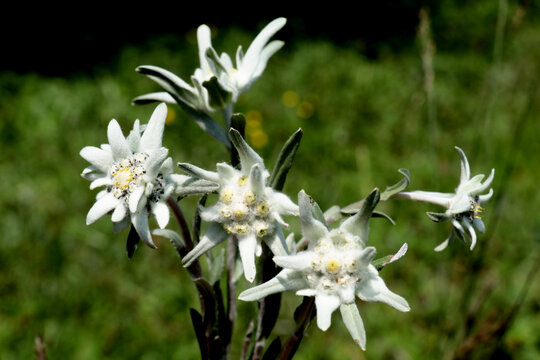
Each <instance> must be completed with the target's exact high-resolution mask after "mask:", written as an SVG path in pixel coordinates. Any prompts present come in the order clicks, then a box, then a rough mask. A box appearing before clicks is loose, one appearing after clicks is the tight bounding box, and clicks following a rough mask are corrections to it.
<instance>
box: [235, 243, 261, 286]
mask: <svg viewBox="0 0 540 360" xmlns="http://www.w3.org/2000/svg"><path fill="white" fill-rule="evenodd" d="M238 250H239V251H240V258H241V259H242V266H243V267H244V276H245V277H246V280H247V281H249V282H253V280H255V275H256V273H257V270H256V268H255V252H256V250H257V237H256V236H255V235H245V236H242V237H240V236H238Z"/></svg>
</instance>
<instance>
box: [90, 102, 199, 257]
mask: <svg viewBox="0 0 540 360" xmlns="http://www.w3.org/2000/svg"><path fill="white" fill-rule="evenodd" d="M166 116H167V106H166V105H165V104H160V105H158V107H157V108H156V109H155V111H154V112H153V114H152V116H151V118H150V121H149V122H148V125H146V126H144V125H143V126H141V125H139V120H136V121H135V123H134V125H133V130H132V131H131V132H130V134H129V136H128V137H127V138H125V137H124V135H123V134H122V130H121V129H120V125H118V122H117V121H116V120H114V119H113V120H111V121H110V122H109V126H108V129H107V137H108V139H109V144H103V145H101V148H98V147H95V146H87V147H85V148H83V149H82V150H81V152H80V155H81V156H82V157H83V158H84V159H85V160H87V161H88V162H90V164H91V165H90V166H89V167H87V168H86V169H84V171H83V173H82V177H83V178H85V179H87V180H90V181H92V182H91V184H90V189H95V188H97V187H100V186H106V188H105V190H102V191H101V192H100V193H98V195H97V201H96V203H95V204H94V205H93V206H92V208H91V209H90V211H89V212H88V215H87V217H86V224H87V225H90V224H92V223H93V222H95V221H96V220H98V219H99V218H100V217H102V216H103V215H105V214H106V213H108V212H109V211H111V210H112V211H113V212H112V217H111V218H112V221H113V223H114V228H115V230H116V231H120V230H122V229H124V228H125V227H126V226H128V225H129V223H130V222H131V223H132V224H133V226H134V227H135V229H136V230H137V233H138V234H139V236H140V237H141V239H142V240H143V241H144V242H145V243H146V244H147V245H148V246H150V247H153V248H155V247H156V246H155V245H154V243H153V241H152V237H151V235H150V230H149V228H148V216H149V212H151V213H153V214H154V216H155V217H156V220H157V222H158V225H159V227H160V228H164V227H165V226H167V223H168V221H169V208H168V207H167V205H166V199H167V198H168V196H169V195H170V194H171V193H172V192H173V191H174V190H175V188H176V186H177V185H178V184H180V183H183V182H185V181H186V180H188V179H189V177H187V176H185V175H176V174H173V173H172V171H173V169H172V159H171V158H167V155H168V150H167V149H166V148H164V147H162V146H161V141H162V137H163V128H164V125H165V118H166Z"/></svg>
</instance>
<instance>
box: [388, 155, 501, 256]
mask: <svg viewBox="0 0 540 360" xmlns="http://www.w3.org/2000/svg"><path fill="white" fill-rule="evenodd" d="M456 150H457V151H458V153H459V156H460V159H461V176H460V181H459V185H458V187H457V188H456V190H455V192H454V193H438V192H431V191H412V192H402V193H399V194H398V195H397V197H399V198H406V199H411V200H417V201H424V202H430V203H433V204H437V205H441V206H444V207H445V208H446V211H445V212H444V213H433V212H428V213H427V214H428V216H429V217H430V219H432V220H433V221H435V222H439V221H451V222H452V232H451V233H450V236H449V237H448V238H447V239H446V240H445V241H444V242H442V243H441V244H440V245H439V246H437V247H436V248H435V250H436V251H442V250H444V249H445V248H446V247H447V246H448V244H449V243H450V242H451V241H452V240H453V239H454V238H455V237H458V238H460V239H462V240H463V241H465V234H467V235H468V236H469V237H470V239H471V246H470V249H471V250H472V249H474V247H475V245H476V232H475V231H474V229H475V228H476V230H478V231H480V232H482V233H483V232H484V231H485V225H484V222H483V221H482V216H481V213H482V210H483V209H482V207H481V205H483V204H484V203H485V202H487V201H488V200H489V199H490V198H491V196H492V195H493V189H491V188H490V189H489V191H488V192H487V193H486V194H482V193H484V192H485V191H486V190H487V189H488V188H489V187H490V185H491V182H492V181H493V177H494V176H495V169H492V170H491V173H490V174H489V176H488V178H487V179H486V180H485V181H484V182H482V180H484V175H483V174H479V175H476V176H473V177H472V178H471V170H470V167H469V162H468V160H467V156H466V155H465V153H464V152H463V150H461V149H460V148H459V147H457V146H456Z"/></svg>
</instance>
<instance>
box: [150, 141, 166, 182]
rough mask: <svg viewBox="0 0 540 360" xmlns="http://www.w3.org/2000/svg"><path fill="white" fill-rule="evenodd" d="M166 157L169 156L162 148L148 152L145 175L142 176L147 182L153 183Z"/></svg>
mask: <svg viewBox="0 0 540 360" xmlns="http://www.w3.org/2000/svg"><path fill="white" fill-rule="evenodd" d="M167 156H169V150H168V149H166V148H164V147H162V148H159V149H156V150H152V151H150V156H149V157H148V160H146V163H145V169H146V174H144V178H145V179H147V181H148V182H153V181H154V179H155V178H156V176H157V175H158V173H159V170H160V169H161V167H162V165H163V163H164V162H165V160H166V159H167Z"/></svg>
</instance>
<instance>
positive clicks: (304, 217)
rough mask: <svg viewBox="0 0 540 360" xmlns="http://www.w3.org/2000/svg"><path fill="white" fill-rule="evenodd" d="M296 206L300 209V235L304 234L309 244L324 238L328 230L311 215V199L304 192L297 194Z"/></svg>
mask: <svg viewBox="0 0 540 360" xmlns="http://www.w3.org/2000/svg"><path fill="white" fill-rule="evenodd" d="M298 206H299V208H300V222H301V225H302V234H304V236H305V237H307V238H308V239H309V241H310V242H311V241H317V240H319V239H321V238H323V237H325V236H326V235H327V234H328V229H327V228H326V226H324V225H323V224H322V223H321V222H320V221H318V220H316V219H315V218H314V217H313V215H312V214H311V206H312V205H311V197H310V196H309V195H308V194H306V193H305V192H304V190H300V192H299V193H298Z"/></svg>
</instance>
